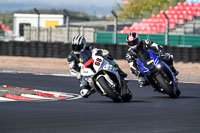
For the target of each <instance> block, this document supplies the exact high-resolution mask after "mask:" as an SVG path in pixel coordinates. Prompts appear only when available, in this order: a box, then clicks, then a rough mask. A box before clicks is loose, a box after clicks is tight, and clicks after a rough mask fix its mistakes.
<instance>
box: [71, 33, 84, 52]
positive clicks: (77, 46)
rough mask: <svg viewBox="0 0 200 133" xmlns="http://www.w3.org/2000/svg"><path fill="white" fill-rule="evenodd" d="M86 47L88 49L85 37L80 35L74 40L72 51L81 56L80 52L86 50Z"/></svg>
mask: <svg viewBox="0 0 200 133" xmlns="http://www.w3.org/2000/svg"><path fill="white" fill-rule="evenodd" d="M85 47H86V40H85V37H83V36H80V35H78V36H75V37H74V38H73V39H72V50H73V51H74V53H75V54H79V53H80V51H82V50H84V49H85Z"/></svg>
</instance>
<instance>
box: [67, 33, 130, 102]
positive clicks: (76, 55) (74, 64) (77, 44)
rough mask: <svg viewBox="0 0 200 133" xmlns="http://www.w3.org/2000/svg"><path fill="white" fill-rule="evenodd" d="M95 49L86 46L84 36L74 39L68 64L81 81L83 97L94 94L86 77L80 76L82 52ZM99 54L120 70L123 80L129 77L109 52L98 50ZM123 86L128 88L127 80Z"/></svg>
mask: <svg viewBox="0 0 200 133" xmlns="http://www.w3.org/2000/svg"><path fill="white" fill-rule="evenodd" d="M93 49H94V48H93V47H92V46H86V39H85V37H83V36H80V35H77V36H75V37H73V39H72V51H71V53H70V54H69V56H68V58H67V59H68V63H69V67H70V72H71V74H72V75H73V76H76V77H77V79H78V80H79V81H80V89H81V90H80V94H81V96H82V97H84V98H87V97H88V96H89V95H91V94H92V93H94V91H93V90H92V88H91V87H90V86H89V84H88V82H87V81H86V80H85V77H83V76H81V74H80V66H79V63H80V60H81V59H80V52H81V51H84V50H89V51H92V50H93ZM97 54H101V55H103V56H107V58H109V59H110V60H111V63H112V65H113V66H114V67H115V68H116V69H117V70H118V72H119V74H120V77H121V78H122V79H124V78H126V77H127V74H126V73H124V72H123V71H122V70H121V69H120V68H119V66H118V65H117V64H116V63H115V61H114V60H113V58H112V57H111V56H110V54H109V52H108V51H107V50H104V49H98V52H97ZM123 81H124V82H123V85H124V87H126V83H127V82H125V80H123Z"/></svg>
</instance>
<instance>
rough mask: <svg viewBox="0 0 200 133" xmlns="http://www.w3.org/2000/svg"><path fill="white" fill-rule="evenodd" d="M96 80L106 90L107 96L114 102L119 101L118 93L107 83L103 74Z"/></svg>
mask: <svg viewBox="0 0 200 133" xmlns="http://www.w3.org/2000/svg"><path fill="white" fill-rule="evenodd" d="M97 81H98V82H99V84H100V85H101V87H102V88H103V89H104V91H105V92H106V96H107V97H109V98H111V99H112V100H113V101H114V102H121V99H120V98H119V95H118V94H117V93H116V92H114V91H113V89H112V88H111V87H110V86H109V85H108V82H107V81H106V79H105V78H104V77H103V76H102V77H100V78H99V79H98V80H97Z"/></svg>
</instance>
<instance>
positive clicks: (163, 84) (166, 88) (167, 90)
mask: <svg viewBox="0 0 200 133" xmlns="http://www.w3.org/2000/svg"><path fill="white" fill-rule="evenodd" d="M156 79H157V81H158V82H159V84H160V86H161V87H162V88H163V89H164V91H165V93H167V94H168V95H169V96H170V97H171V98H176V97H177V96H176V94H175V92H174V91H173V90H174V89H173V88H172V87H171V85H170V84H168V83H167V81H166V80H165V79H164V78H163V76H162V75H161V74H158V75H157V76H156Z"/></svg>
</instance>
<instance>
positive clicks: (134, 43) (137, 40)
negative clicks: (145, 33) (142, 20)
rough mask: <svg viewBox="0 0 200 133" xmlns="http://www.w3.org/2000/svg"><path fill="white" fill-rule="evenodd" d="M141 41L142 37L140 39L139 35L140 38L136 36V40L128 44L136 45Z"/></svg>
mask: <svg viewBox="0 0 200 133" xmlns="http://www.w3.org/2000/svg"><path fill="white" fill-rule="evenodd" d="M139 42H140V39H139V37H138V38H136V39H135V40H133V41H130V42H128V45H129V46H135V45H137V44H138V43H139Z"/></svg>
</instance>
